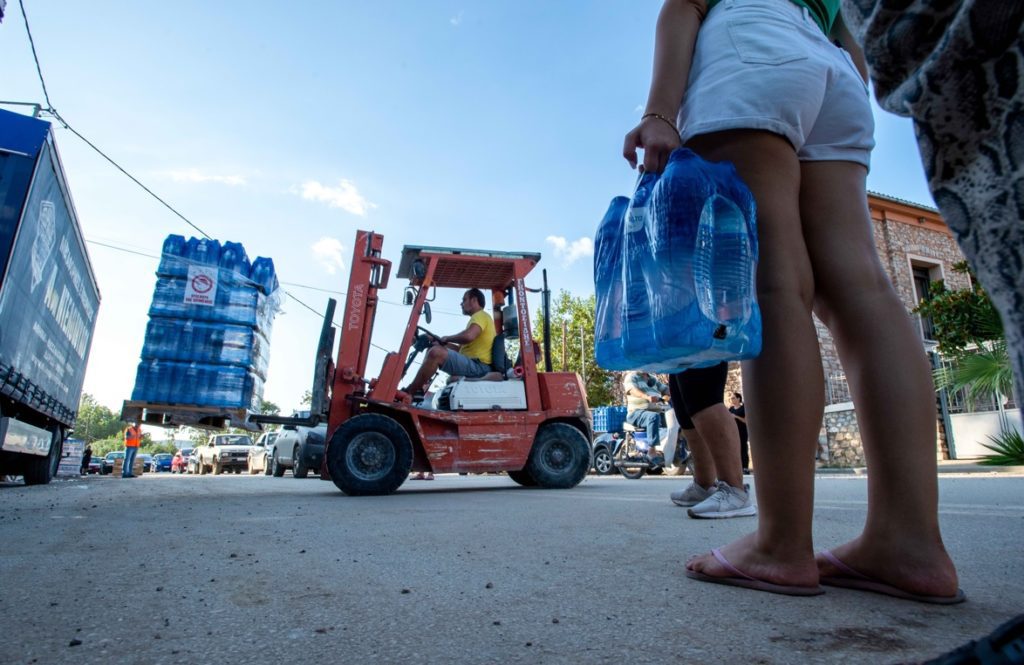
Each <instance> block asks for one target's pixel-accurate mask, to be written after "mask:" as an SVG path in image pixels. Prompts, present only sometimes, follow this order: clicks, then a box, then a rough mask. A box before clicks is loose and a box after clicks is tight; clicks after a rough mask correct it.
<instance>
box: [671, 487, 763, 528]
mask: <svg viewBox="0 0 1024 665" xmlns="http://www.w3.org/2000/svg"><path fill="white" fill-rule="evenodd" d="M686 512H687V514H688V515H689V516H690V517H696V518H703V519H723V518H726V517H750V516H752V515H757V506H755V505H754V500H753V499H752V498H751V496H750V492H749V491H747V490H745V489H740V488H737V487H732V486H731V485H728V484H726V483H723V482H719V483H718V487H717V489H716V491H715V493H714V494H712V495H711V496H709V497H708V498H706V499H704V500H703V501H701V502H700V503H698V504H697V505H695V506H694V507H693V508H690V509H689V510H688V511H686Z"/></svg>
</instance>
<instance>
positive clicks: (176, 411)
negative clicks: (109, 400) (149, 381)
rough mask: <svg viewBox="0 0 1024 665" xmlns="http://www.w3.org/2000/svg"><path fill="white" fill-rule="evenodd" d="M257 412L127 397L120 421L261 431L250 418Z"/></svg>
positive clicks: (259, 426) (164, 425)
mask: <svg viewBox="0 0 1024 665" xmlns="http://www.w3.org/2000/svg"><path fill="white" fill-rule="evenodd" d="M253 415H254V414H253V413H252V412H251V411H248V410H246V409H241V408H237V409H226V408H222V407H217V406H198V405H195V404H161V403H156V402H133V401H130V400H126V401H125V403H124V406H122V407H121V420H124V421H125V422H141V423H142V424H144V425H157V426H160V427H179V426H182V425H184V426H187V427H196V428H199V429H226V428H228V427H238V428H240V429H246V430H249V431H250V432H259V431H261V430H262V426H261V425H259V424H257V423H254V422H252V421H251V420H250V417H251V416H253Z"/></svg>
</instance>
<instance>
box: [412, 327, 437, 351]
mask: <svg viewBox="0 0 1024 665" xmlns="http://www.w3.org/2000/svg"><path fill="white" fill-rule="evenodd" d="M416 330H417V331H419V332H421V333H423V334H424V335H426V336H427V337H429V338H430V339H431V341H435V342H437V343H438V344H440V345H442V346H444V342H442V341H441V337H440V336H439V335H435V334H434V333H432V332H430V331H429V330H427V329H426V328H424V327H423V326H416Z"/></svg>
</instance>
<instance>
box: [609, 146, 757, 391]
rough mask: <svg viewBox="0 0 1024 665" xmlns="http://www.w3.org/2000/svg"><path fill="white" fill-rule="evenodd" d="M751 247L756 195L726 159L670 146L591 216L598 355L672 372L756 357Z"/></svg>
mask: <svg viewBox="0 0 1024 665" xmlns="http://www.w3.org/2000/svg"><path fill="white" fill-rule="evenodd" d="M757 256H758V246H757V226H756V211H755V206H754V197H753V195H752V194H751V193H750V190H749V189H747V186H746V185H745V184H744V183H743V181H742V180H740V178H739V176H738V175H737V173H736V170H735V168H734V167H733V166H732V164H729V163H727V162H721V163H711V162H706V161H704V160H703V159H701V158H700V157H698V156H697V155H695V154H694V153H693V152H691V151H690V150H687V149H685V148H680V149H679V150H676V151H675V152H673V153H672V155H671V156H670V158H669V162H668V166H667V167H666V169H665V171H664V172H663V173H662V174H660V175H659V174H653V173H647V174H644V175H643V176H642V177H641V178H640V180H639V182H638V184H637V188H636V191H635V193H634V194H633V198H632V199H629V198H626V197H624V196H619V197H616V198H615V199H613V200H612V202H611V205H610V206H609V208H608V212H607V213H606V214H605V217H604V219H603V220H602V221H601V223H600V225H599V226H598V229H597V233H596V235H595V240H594V284H595V291H596V296H597V307H596V312H595V331H594V335H595V355H596V357H597V362H598V364H599V365H600V366H601V367H604V368H605V369H610V370H619V371H624V370H631V369H643V370H647V371H654V372H668V373H673V372H679V371H683V370H685V369H687V368H690V367H708V366H711V365H715V364H717V363H719V362H722V361H723V360H742V359H745V358H753V357H755V356H756V355H757V354H758V353H760V351H761V312H760V309H759V308H758V306H757V298H756V291H755V284H754V278H755V275H756V271H757Z"/></svg>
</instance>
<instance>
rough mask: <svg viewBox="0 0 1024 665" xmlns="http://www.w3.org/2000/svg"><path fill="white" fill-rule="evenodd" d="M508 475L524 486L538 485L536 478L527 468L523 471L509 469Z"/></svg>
mask: <svg viewBox="0 0 1024 665" xmlns="http://www.w3.org/2000/svg"><path fill="white" fill-rule="evenodd" d="M508 477H509V478H511V479H512V480H514V481H516V482H517V483H519V484H520V485H522V486H523V487H536V486H537V481H536V479H534V477H533V476H531V475H530V472H529V471H527V470H526V469H523V470H521V471H509V472H508Z"/></svg>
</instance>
